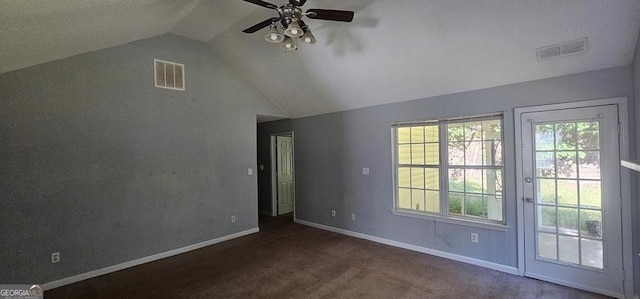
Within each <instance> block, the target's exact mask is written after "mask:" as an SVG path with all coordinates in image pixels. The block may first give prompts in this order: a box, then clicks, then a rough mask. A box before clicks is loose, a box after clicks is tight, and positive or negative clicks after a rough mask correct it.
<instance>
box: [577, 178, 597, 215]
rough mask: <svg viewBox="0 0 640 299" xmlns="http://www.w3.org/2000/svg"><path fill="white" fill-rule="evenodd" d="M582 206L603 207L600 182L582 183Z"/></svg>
mask: <svg viewBox="0 0 640 299" xmlns="http://www.w3.org/2000/svg"><path fill="white" fill-rule="evenodd" d="M580 206H582V207H592V208H600V207H602V189H601V186H600V182H599V181H580Z"/></svg>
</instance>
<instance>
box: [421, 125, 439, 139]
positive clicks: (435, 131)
mask: <svg viewBox="0 0 640 299" xmlns="http://www.w3.org/2000/svg"><path fill="white" fill-rule="evenodd" d="M439 136H440V132H439V128H438V126H426V127H425V128H424V141H425V142H439V141H440V140H439V139H438V138H439Z"/></svg>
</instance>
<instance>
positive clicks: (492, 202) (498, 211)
mask: <svg viewBox="0 0 640 299" xmlns="http://www.w3.org/2000/svg"><path fill="white" fill-rule="evenodd" d="M484 198H485V204H486V206H487V218H489V219H490V220H496V221H502V206H503V203H502V196H495V195H487V196H485V197H484Z"/></svg>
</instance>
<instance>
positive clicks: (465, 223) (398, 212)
mask: <svg viewBox="0 0 640 299" xmlns="http://www.w3.org/2000/svg"><path fill="white" fill-rule="evenodd" d="M391 213H392V214H393V215H396V216H404V217H411V218H418V219H428V220H433V221H435V222H444V223H451V224H457V225H463V226H471V227H479V228H484V229H490V230H496V231H502V232H506V231H508V230H509V229H510V228H511V227H510V226H508V225H504V224H497V223H487V222H480V221H473V220H470V219H461V218H453V217H444V216H440V215H428V214H422V213H414V212H409V211H403V210H391Z"/></svg>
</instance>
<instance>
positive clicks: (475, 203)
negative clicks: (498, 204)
mask: <svg viewBox="0 0 640 299" xmlns="http://www.w3.org/2000/svg"><path fill="white" fill-rule="evenodd" d="M465 198H466V204H465V210H466V214H467V215H470V216H476V217H484V215H485V208H484V204H483V202H482V195H475V194H469V193H467V194H466V195H465Z"/></svg>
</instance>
